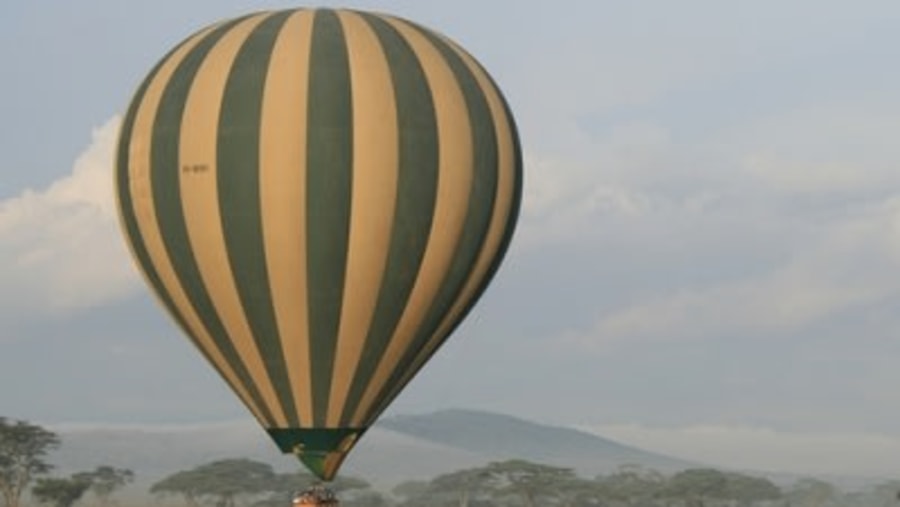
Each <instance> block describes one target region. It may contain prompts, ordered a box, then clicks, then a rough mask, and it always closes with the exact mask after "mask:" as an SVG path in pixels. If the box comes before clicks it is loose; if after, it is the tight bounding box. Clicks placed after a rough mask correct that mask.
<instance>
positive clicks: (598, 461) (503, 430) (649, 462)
mask: <svg viewBox="0 0 900 507" xmlns="http://www.w3.org/2000/svg"><path fill="white" fill-rule="evenodd" d="M379 426H380V427H381V428H384V429H387V430H390V431H394V432H397V433H401V434H405V435H408V436H411V437H414V438H418V439H420V440H423V441H428V442H433V443H437V444H442V445H445V446H447V447H451V448H455V449H462V450H466V451H469V452H473V453H476V454H478V455H479V456H483V457H485V458H486V459H490V460H497V459H511V458H521V459H527V460H531V461H537V462H542V463H548V464H554V465H559V466H567V467H571V468H575V469H576V470H578V471H580V472H582V473H583V474H585V475H590V476H593V475H597V474H600V473H607V472H609V471H611V470H613V469H615V468H616V467H618V466H619V465H623V464H638V465H643V466H646V467H649V468H654V469H656V470H659V471H662V472H670V471H676V470H681V469H684V468H688V467H691V466H697V464H696V463H691V462H689V461H685V460H681V459H677V458H673V457H670V456H665V455H662V454H657V453H653V452H649V451H645V450H642V449H638V448H636V447H630V446H627V445H623V444H620V443H618V442H615V441H613V440H609V439H607V438H602V437H599V436H597V435H593V434H590V433H586V432H583V431H579V430H574V429H571V428H564V427H559V426H547V425H543V424H537V423H534V422H530V421H526V420H524V419H519V418H516V417H512V416H508V415H500V414H493V413H488V412H477V411H471V410H445V411H441V412H436V413H433V414H428V415H406V416H396V417H392V418H389V419H385V420H383V421H381V422H380V423H379Z"/></svg>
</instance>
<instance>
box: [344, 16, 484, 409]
mask: <svg viewBox="0 0 900 507" xmlns="http://www.w3.org/2000/svg"><path fill="white" fill-rule="evenodd" d="M385 19H386V20H387V21H388V22H389V23H390V24H391V25H392V26H393V27H394V28H395V29H397V30H398V31H399V32H400V34H401V35H402V36H403V38H404V39H406V41H407V42H408V43H409V44H410V46H411V47H412V49H413V51H414V52H415V54H416V56H417V57H418V59H419V62H420V63H421V65H422V68H423V70H424V72H425V76H426V79H427V81H428V84H429V86H430V88H431V92H432V98H433V100H434V106H435V112H436V117H437V131H438V139H439V146H440V150H439V152H440V160H439V166H438V184H437V185H438V186H437V199H436V202H435V214H434V221H433V223H432V225H431V231H430V232H429V237H428V245H427V248H426V250H425V255H424V257H423V259H422V264H421V266H420V268H419V273H418V275H417V277H416V282H415V285H414V286H413V289H412V292H411V293H410V297H409V301H408V302H407V305H406V308H405V309H404V312H403V315H402V317H401V318H400V321H399V323H398V324H397V328H396V330H395V331H394V335H393V337H392V338H391V341H390V343H389V345H388V348H387V350H386V351H385V354H384V356H383V357H382V359H381V361H380V362H379V364H378V368H377V369H376V371H375V375H374V377H373V378H372V381H371V382H369V385H368V386H367V387H366V391H365V394H364V395H363V397H362V401H361V403H360V405H359V407H358V408H357V410H356V412H355V414H354V418H353V424H354V426H362V425H364V424H363V422H364V420H365V418H366V417H367V415H368V414H369V413H370V412H371V410H372V408H373V405H374V404H376V403H377V402H378V400H377V399H376V397H377V396H378V394H379V393H381V392H382V389H383V388H384V386H385V384H386V383H387V381H388V380H389V378H390V376H391V374H392V373H393V372H394V370H395V369H396V367H397V365H398V363H399V362H400V361H401V359H402V358H403V356H404V354H406V353H407V351H408V349H409V347H410V346H411V345H412V342H413V340H414V339H415V338H416V335H417V333H418V332H419V328H420V326H421V325H422V321H423V320H424V318H425V316H426V315H427V313H428V311H429V309H430V308H431V304H432V302H433V301H434V298H435V296H436V294H437V293H438V291H439V290H440V288H441V284H442V282H443V281H444V279H445V277H446V276H447V272H448V271H449V269H450V265H451V263H452V262H453V258H454V256H455V254H456V249H457V246H458V244H459V241H460V237H461V234H462V230H463V225H464V223H465V219H466V212H467V210H468V201H469V199H470V190H471V187H472V177H473V176H472V172H473V165H472V160H473V156H474V155H473V152H472V149H473V147H472V139H471V128H470V125H469V115H468V110H467V108H466V102H465V98H464V96H463V93H462V90H461V89H460V87H459V84H458V82H457V81H456V77H455V76H454V74H453V71H452V70H451V69H450V66H449V65H448V64H447V62H446V61H445V60H444V58H443V57H442V56H441V54H440V52H439V51H438V50H437V49H436V48H435V47H434V46H433V45H432V44H431V43H430V42H428V40H427V39H426V38H425V37H424V36H423V35H422V34H421V33H419V31H418V30H414V29H412V28H410V27H409V26H408V25H406V24H405V23H401V22H399V21H397V20H394V19H392V18H385Z"/></svg>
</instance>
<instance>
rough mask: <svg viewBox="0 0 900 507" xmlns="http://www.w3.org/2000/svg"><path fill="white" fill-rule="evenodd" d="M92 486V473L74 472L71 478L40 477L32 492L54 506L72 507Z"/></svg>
mask: <svg viewBox="0 0 900 507" xmlns="http://www.w3.org/2000/svg"><path fill="white" fill-rule="evenodd" d="M90 487H91V477H90V474H89V473H88V474H85V473H81V474H74V475H72V476H71V477H69V478H66V479H61V478H43V477H42V478H40V479H38V480H37V484H35V486H34V487H33V488H31V494H32V495H34V497H35V498H37V499H38V501H39V502H41V503H46V504H50V505H52V506H53V507H71V506H72V504H74V503H75V502H77V501H78V499H79V498H81V497H82V496H83V495H84V493H85V492H86V491H87V490H88V489H90Z"/></svg>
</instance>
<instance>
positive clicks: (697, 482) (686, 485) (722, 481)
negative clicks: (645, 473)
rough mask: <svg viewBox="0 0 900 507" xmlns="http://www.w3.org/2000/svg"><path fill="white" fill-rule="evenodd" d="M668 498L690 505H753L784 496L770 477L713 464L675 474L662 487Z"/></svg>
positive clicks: (700, 506) (702, 506)
mask: <svg viewBox="0 0 900 507" xmlns="http://www.w3.org/2000/svg"><path fill="white" fill-rule="evenodd" d="M663 494H664V495H665V496H667V497H669V498H678V499H681V500H683V501H684V502H685V503H686V504H687V505H688V506H699V507H704V506H705V505H707V504H708V503H710V502H720V503H721V502H729V503H730V502H737V503H739V504H741V505H751V504H753V503H755V502H760V501H764V500H775V499H777V498H781V496H782V494H781V490H780V489H778V487H777V486H775V485H774V484H772V482H771V481H769V480H768V479H762V478H759V477H752V476H749V475H743V474H738V473H732V472H722V471H720V470H715V469H712V468H692V469H689V470H683V471H681V472H678V473H677V474H675V475H673V476H672V477H671V478H670V479H669V481H668V483H667V484H666V487H665V489H664V491H663Z"/></svg>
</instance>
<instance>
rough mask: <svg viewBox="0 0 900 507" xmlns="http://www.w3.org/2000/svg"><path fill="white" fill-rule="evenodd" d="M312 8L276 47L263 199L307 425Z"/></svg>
mask: <svg viewBox="0 0 900 507" xmlns="http://www.w3.org/2000/svg"><path fill="white" fill-rule="evenodd" d="M312 19H313V14H312V12H310V11H300V12H297V13H295V14H293V15H291V17H290V18H288V20H287V21H286V22H285V24H284V25H283V27H282V29H281V32H280V34H279V35H278V39H277V40H276V42H275V46H274V47H273V49H272V55H271V62H270V63H269V71H268V75H267V76H266V88H265V91H264V93H263V104H262V120H261V127H260V169H259V170H260V173H259V177H260V202H261V205H262V232H263V238H264V242H265V251H266V266H268V271H269V275H270V276H269V285H270V287H271V291H272V304H273V306H274V307H275V316H276V320H277V323H278V336H279V337H280V338H281V347H282V350H283V351H284V356H285V364H287V370H288V375H289V377H290V382H291V389H292V391H293V394H294V406H295V407H296V409H297V412H298V414H297V415H298V417H299V420H300V425H301V426H304V427H310V426H312V424H313V415H312V413H313V409H312V391H311V386H312V382H311V380H310V358H309V327H308V326H309V316H308V313H307V312H308V303H307V292H306V99H307V82H308V79H307V76H308V75H309V47H310V37H311V36H312Z"/></svg>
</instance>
